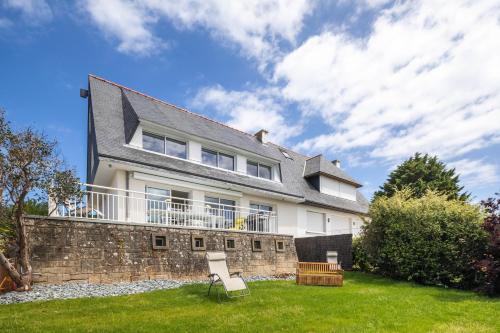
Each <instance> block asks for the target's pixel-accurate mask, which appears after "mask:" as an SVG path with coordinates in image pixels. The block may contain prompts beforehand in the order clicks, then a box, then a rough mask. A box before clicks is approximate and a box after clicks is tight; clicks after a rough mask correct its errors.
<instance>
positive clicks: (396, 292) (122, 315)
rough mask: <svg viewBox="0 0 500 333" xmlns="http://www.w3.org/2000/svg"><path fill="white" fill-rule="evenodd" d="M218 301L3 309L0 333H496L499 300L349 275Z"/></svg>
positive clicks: (201, 295)
mask: <svg viewBox="0 0 500 333" xmlns="http://www.w3.org/2000/svg"><path fill="white" fill-rule="evenodd" d="M250 288H251V291H252V295H251V296H249V297H247V298H244V299H236V300H230V301H225V302H223V303H222V304H218V303H217V302H216V299H215V297H212V298H208V297H207V296H206V294H205V292H206V289H207V286H206V285H191V286H186V287H183V288H180V289H173V290H165V291H156V292H152V293H147V294H138V295H133V296H121V297H108V298H86V299H77V300H64V301H48V302H37V303H26V304H15V305H0V332H112V331H116V332H239V333H242V332H277V331H282V332H500V299H488V298H486V297H482V296H478V295H476V294H474V293H472V292H462V291H457V290H447V289H440V288H433V287H423V286H417V285H413V284H410V283H404V282H395V281H392V280H388V279H384V278H379V277H374V276H370V275H365V274H362V273H349V272H348V273H347V274H346V280H345V283H344V286H343V287H341V288H329V287H310V286H297V285H295V283H294V282H292V281H273V282H255V283H251V284H250Z"/></svg>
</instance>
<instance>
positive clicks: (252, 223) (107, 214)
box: [50, 184, 277, 233]
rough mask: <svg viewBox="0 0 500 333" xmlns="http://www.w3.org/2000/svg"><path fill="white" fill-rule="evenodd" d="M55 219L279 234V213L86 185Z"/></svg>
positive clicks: (61, 206)
mask: <svg viewBox="0 0 500 333" xmlns="http://www.w3.org/2000/svg"><path fill="white" fill-rule="evenodd" d="M81 193H82V195H81V196H79V197H75V198H72V199H71V200H69V201H68V202H65V203H64V204H59V205H57V206H56V205H54V203H50V205H51V207H52V208H53V209H50V210H53V213H52V214H51V216H57V217H71V218H77V219H93V220H106V221H113V222H122V223H144V224H154V225H164V226H176V227H188V228H199V229H220V230H230V231H235V230H238V231H254V232H262V233H275V232H277V214H276V212H273V211H268V210H261V209H256V208H252V207H240V206H236V205H226V204H222V203H218V202H217V203H216V202H210V201H200V200H192V199H189V198H186V197H176V196H172V195H163V194H160V193H151V192H150V193H146V192H139V191H132V190H124V189H120V188H113V187H106V186H99V185H93V184H82V190H81Z"/></svg>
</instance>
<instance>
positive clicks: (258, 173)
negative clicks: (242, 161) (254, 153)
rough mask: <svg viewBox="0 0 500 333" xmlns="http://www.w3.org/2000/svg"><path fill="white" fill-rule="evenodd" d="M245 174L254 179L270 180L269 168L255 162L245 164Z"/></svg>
mask: <svg viewBox="0 0 500 333" xmlns="http://www.w3.org/2000/svg"><path fill="white" fill-rule="evenodd" d="M247 174H248V175H250V176H254V177H259V178H265V179H271V175H272V173H271V167H270V166H267V165H264V164H260V163H257V162H250V161H248V162H247Z"/></svg>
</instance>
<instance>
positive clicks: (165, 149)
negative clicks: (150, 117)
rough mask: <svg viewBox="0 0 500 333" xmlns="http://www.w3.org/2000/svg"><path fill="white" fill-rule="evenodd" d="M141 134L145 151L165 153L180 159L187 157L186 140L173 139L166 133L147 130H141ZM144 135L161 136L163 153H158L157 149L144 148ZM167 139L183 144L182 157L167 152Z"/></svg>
mask: <svg viewBox="0 0 500 333" xmlns="http://www.w3.org/2000/svg"><path fill="white" fill-rule="evenodd" d="M142 136H143V139H142V140H143V149H144V150H145V151H149V152H152V153H156V154H162V155H165V156H170V157H175V158H179V159H182V160H186V159H187V158H188V143H187V142H186V141H183V140H179V139H174V138H172V137H169V136H166V135H161V134H156V133H153V132H148V131H143V132H142ZM144 136H152V137H157V138H163V153H159V152H157V151H154V150H149V149H146V148H144ZM167 141H171V142H176V143H180V144H183V145H184V157H179V156H175V155H169V154H167Z"/></svg>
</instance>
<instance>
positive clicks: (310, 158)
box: [306, 154, 323, 161]
mask: <svg viewBox="0 0 500 333" xmlns="http://www.w3.org/2000/svg"><path fill="white" fill-rule="evenodd" d="M320 156H323V154H318V155H315V156H313V157H309V158H308V159H307V160H306V161H309V160H312V159H313V158H316V157H320Z"/></svg>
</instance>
